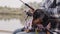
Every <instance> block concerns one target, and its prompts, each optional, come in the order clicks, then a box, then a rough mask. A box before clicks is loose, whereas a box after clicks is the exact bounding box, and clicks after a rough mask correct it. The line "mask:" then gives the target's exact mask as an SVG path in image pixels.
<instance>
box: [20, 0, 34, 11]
mask: <svg viewBox="0 0 60 34" xmlns="http://www.w3.org/2000/svg"><path fill="white" fill-rule="evenodd" d="M20 1H21V2H22V3H23V4H24V5H26V6H27V7H29V8H30V9H32V10H35V9H34V8H33V7H31V6H29V5H28V4H27V3H24V2H23V1H22V0H20Z"/></svg>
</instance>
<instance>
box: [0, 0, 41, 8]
mask: <svg viewBox="0 0 60 34" xmlns="http://www.w3.org/2000/svg"><path fill="white" fill-rule="evenodd" d="M22 1H24V2H25V3H27V2H35V1H36V2H41V1H42V0H22ZM21 5H22V2H20V1H19V0H0V6H3V7H4V6H7V7H11V8H19V7H20V6H21Z"/></svg>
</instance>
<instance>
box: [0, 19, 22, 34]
mask: <svg viewBox="0 0 60 34" xmlns="http://www.w3.org/2000/svg"><path fill="white" fill-rule="evenodd" d="M22 27H23V25H22V24H21V21H20V19H15V18H14V19H9V20H4V19H2V20H0V34H12V33H8V32H3V31H2V32H1V30H4V31H12V32H13V31H15V30H16V29H19V28H22Z"/></svg>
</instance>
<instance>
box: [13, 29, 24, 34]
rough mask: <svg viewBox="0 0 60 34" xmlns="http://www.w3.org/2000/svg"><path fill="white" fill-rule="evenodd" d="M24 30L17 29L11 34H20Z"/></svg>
mask: <svg viewBox="0 0 60 34" xmlns="http://www.w3.org/2000/svg"><path fill="white" fill-rule="evenodd" d="M23 30H24V28H21V29H17V30H15V31H14V32H13V34H17V33H18V32H22V31H23Z"/></svg>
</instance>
